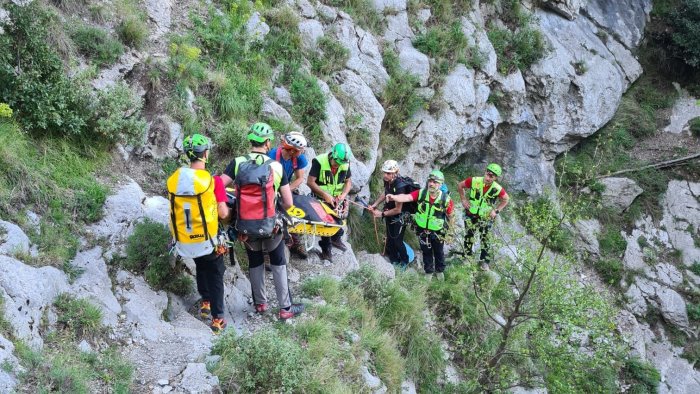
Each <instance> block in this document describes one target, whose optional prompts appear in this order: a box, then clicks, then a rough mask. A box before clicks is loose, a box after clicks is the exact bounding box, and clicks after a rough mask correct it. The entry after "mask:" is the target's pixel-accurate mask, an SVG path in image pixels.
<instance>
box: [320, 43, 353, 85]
mask: <svg viewBox="0 0 700 394" xmlns="http://www.w3.org/2000/svg"><path fill="white" fill-rule="evenodd" d="M316 45H317V46H318V50H319V51H320V53H314V54H313V56H312V57H311V70H312V71H313V72H315V73H316V74H319V75H324V76H329V75H331V74H333V73H334V72H337V71H340V70H342V69H343V68H345V63H347V61H348V58H349V57H350V51H348V49H347V48H345V47H344V46H343V45H342V44H341V43H340V42H338V40H334V39H332V38H330V37H327V36H323V37H321V38H319V39H318V42H317V43H316Z"/></svg>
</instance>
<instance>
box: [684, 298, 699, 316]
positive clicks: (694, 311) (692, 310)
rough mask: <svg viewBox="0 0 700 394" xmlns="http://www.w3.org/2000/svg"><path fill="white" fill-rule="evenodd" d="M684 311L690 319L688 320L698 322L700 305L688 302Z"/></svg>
mask: <svg viewBox="0 0 700 394" xmlns="http://www.w3.org/2000/svg"><path fill="white" fill-rule="evenodd" d="M686 309H687V311H688V317H689V318H690V320H696V321H700V304H694V303H692V302H688V303H687V304H686Z"/></svg>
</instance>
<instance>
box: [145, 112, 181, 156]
mask: <svg viewBox="0 0 700 394" xmlns="http://www.w3.org/2000/svg"><path fill="white" fill-rule="evenodd" d="M183 137H184V135H183V133H182V126H181V125H180V124H179V123H177V122H174V121H173V120H172V119H170V117H168V116H167V115H159V116H158V117H156V119H155V120H154V121H153V122H151V123H150V124H149V125H148V131H147V133H146V146H145V147H144V149H143V153H142V155H143V156H144V157H152V158H155V159H162V158H165V157H176V156H177V155H178V153H179V152H181V151H182V139H183Z"/></svg>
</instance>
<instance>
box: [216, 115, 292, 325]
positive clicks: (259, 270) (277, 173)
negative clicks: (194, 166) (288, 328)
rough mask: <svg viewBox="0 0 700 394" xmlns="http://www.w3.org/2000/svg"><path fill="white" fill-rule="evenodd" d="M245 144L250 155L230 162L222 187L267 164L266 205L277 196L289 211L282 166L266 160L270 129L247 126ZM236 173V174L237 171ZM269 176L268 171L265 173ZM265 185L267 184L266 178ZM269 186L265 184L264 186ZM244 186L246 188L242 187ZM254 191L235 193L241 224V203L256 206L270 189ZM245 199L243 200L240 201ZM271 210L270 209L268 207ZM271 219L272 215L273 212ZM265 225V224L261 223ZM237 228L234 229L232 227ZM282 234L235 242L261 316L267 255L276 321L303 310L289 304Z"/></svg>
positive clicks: (289, 198) (264, 306) (276, 230)
mask: <svg viewBox="0 0 700 394" xmlns="http://www.w3.org/2000/svg"><path fill="white" fill-rule="evenodd" d="M247 138H248V141H250V145H251V149H250V153H249V154H248V155H246V156H239V157H236V158H235V159H233V160H232V161H231V162H230V163H229V165H228V166H227V167H226V169H225V170H224V174H223V175H221V178H222V180H223V181H224V184H225V185H229V184H231V183H233V182H234V181H236V177H239V179H238V181H237V182H236V185H237V187H238V186H239V184H240V182H241V179H243V178H250V177H249V176H248V174H246V171H253V170H248V169H254V168H260V167H264V166H266V165H269V166H270V167H271V168H272V174H273V180H272V182H273V188H274V193H273V196H272V197H271V199H272V200H274V201H272V200H269V205H270V206H272V207H275V206H276V205H277V204H276V202H277V201H276V200H277V198H278V197H277V196H281V198H282V208H283V209H288V208H290V207H291V206H292V205H293V204H294V202H293V201H292V191H291V190H290V189H289V177H286V176H285V175H284V168H283V167H282V164H280V163H279V162H278V161H275V160H273V159H271V158H270V157H268V155H267V154H268V152H269V151H270V149H272V141H273V140H274V138H275V134H274V132H273V131H272V128H271V127H270V126H269V125H268V124H266V123H255V124H254V125H252V126H251V127H250V131H249V133H248V136H247ZM239 170H240V171H239ZM268 173H269V172H268ZM267 182H270V180H269V179H268V180H267ZM268 185H269V183H268ZM246 187H247V186H246ZM253 190H255V191H256V192H257V193H258V194H257V195H255V194H251V195H247V194H246V195H245V196H243V194H239V193H243V192H242V191H237V195H241V196H243V198H241V201H236V204H237V210H238V221H239V222H240V221H241V212H245V214H246V215H250V214H251V212H250V209H248V208H247V207H243V206H242V205H243V204H250V205H249V206H255V207H257V205H253V204H255V203H260V202H261V200H264V199H262V198H261V196H260V193H262V195H267V194H266V192H267V191H269V192H270V193H272V190H269V189H265V185H264V184H263V185H256V186H255V188H254V189H253ZM243 200H245V201H243ZM272 209H273V210H274V208H272ZM273 216H274V213H273ZM267 217H268V215H266V218H267ZM265 223H267V222H265ZM236 228H237V229H238V226H237V227H236ZM282 238H283V231H279V227H278V226H275V228H274V230H273V231H272V235H271V236H269V237H261V238H255V237H254V236H253V234H251V235H250V236H248V235H245V234H243V235H242V234H240V233H239V239H241V240H242V241H243V242H244V244H245V249H246V254H247V255H248V266H249V269H250V287H251V291H252V293H253V303H254V304H255V311H256V312H258V313H265V312H266V311H267V309H268V303H267V294H266V291H265V268H264V253H267V254H268V256H269V258H270V268H271V269H272V280H273V282H274V284H275V292H276V293H277V303H278V304H279V307H280V310H279V318H280V319H281V320H286V319H290V318H292V317H295V316H297V315H299V314H301V313H302V312H303V311H304V305H303V304H293V303H292V296H291V293H290V291H289V283H288V281H287V255H286V253H285V249H286V246H285V243H284V242H282Z"/></svg>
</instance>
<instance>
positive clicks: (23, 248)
mask: <svg viewBox="0 0 700 394" xmlns="http://www.w3.org/2000/svg"><path fill="white" fill-rule="evenodd" d="M15 253H24V254H26V253H29V237H27V234H25V233H24V231H22V229H21V228H19V226H17V225H16V224H14V223H10V222H6V221H4V220H0V255H3V254H4V255H7V256H12V255H14V254H15Z"/></svg>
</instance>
